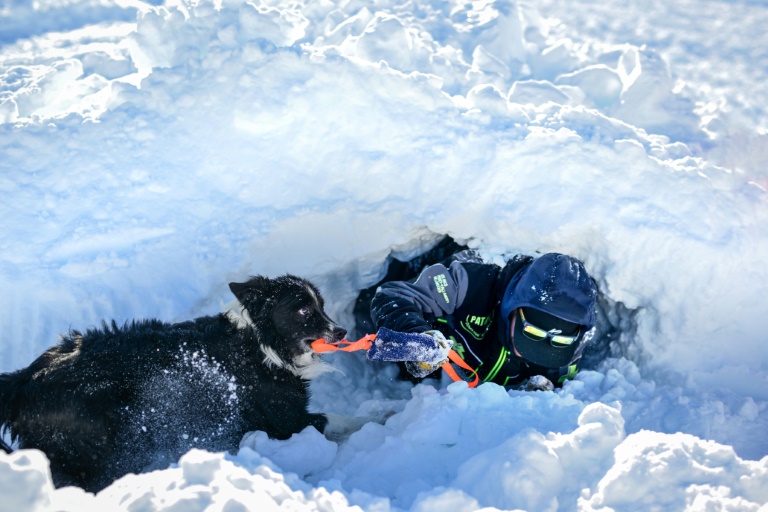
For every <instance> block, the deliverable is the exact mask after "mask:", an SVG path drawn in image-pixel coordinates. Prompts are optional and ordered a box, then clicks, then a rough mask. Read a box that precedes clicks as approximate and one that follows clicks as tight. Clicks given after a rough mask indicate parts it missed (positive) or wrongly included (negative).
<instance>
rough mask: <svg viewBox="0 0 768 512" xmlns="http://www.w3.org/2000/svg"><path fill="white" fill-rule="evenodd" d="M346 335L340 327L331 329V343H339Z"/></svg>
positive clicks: (344, 330)
mask: <svg viewBox="0 0 768 512" xmlns="http://www.w3.org/2000/svg"><path fill="white" fill-rule="evenodd" d="M346 335H347V330H346V329H342V328H341V327H334V328H333V341H341V340H343V339H344V336H346Z"/></svg>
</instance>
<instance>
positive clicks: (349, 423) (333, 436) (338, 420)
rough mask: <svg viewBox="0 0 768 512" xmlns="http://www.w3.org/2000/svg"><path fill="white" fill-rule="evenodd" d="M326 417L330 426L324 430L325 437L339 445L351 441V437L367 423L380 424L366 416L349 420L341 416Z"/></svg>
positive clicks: (330, 415)
mask: <svg viewBox="0 0 768 512" xmlns="http://www.w3.org/2000/svg"><path fill="white" fill-rule="evenodd" d="M325 417H326V418H327V419H328V424H327V425H326V426H325V429H324V430H323V435H324V436H325V437H326V438H327V439H329V440H331V441H335V442H337V443H340V442H342V441H346V440H347V439H349V436H351V435H352V434H354V433H355V432H357V431H358V430H360V429H361V428H363V425H365V424H366V423H370V422H372V421H373V422H377V423H379V422H380V421H379V420H378V419H377V418H369V417H366V416H356V417H354V418H349V417H347V416H341V415H339V414H333V413H328V414H326V415H325Z"/></svg>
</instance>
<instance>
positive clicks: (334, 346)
mask: <svg viewBox="0 0 768 512" xmlns="http://www.w3.org/2000/svg"><path fill="white" fill-rule="evenodd" d="M375 339H376V335H375V334H366V335H365V336H363V337H362V338H360V339H359V340H357V341H348V340H341V341H337V342H335V343H329V342H327V341H325V338H320V339H317V340H315V341H313V342H312V350H314V351H315V352H318V353H324V352H336V351H342V352H354V351H356V350H369V349H370V348H371V344H372V343H373V340H375ZM448 359H450V361H453V362H454V363H456V364H457V365H458V366H460V367H462V368H464V369H465V370H469V371H470V372H472V374H473V375H474V376H475V380H473V381H472V382H467V385H469V387H471V388H474V387H475V386H477V385H478V384H479V383H480V376H479V375H478V374H477V372H476V371H475V370H473V369H472V367H471V366H469V365H468V364H467V363H466V362H464V360H463V359H462V358H461V357H459V354H457V353H456V351H454V350H453V349H451V350H450V351H449V352H448ZM442 368H443V370H444V371H445V373H447V374H448V376H449V377H450V378H452V379H453V380H454V381H456V382H458V381H460V380H464V379H462V378H461V377H459V375H458V374H457V373H456V370H454V369H453V366H451V363H450V362H449V361H446V362H445V364H443V366H442Z"/></svg>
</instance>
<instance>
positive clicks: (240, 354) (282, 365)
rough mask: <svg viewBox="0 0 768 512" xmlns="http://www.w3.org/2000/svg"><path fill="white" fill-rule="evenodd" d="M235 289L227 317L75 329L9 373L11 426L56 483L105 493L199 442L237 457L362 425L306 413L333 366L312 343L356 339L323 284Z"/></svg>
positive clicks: (6, 404)
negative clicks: (250, 447)
mask: <svg viewBox="0 0 768 512" xmlns="http://www.w3.org/2000/svg"><path fill="white" fill-rule="evenodd" d="M229 287H230V289H231V290H232V293H233V294H234V295H235V297H236V298H237V301H238V302H237V303H236V305H237V306H236V307H234V308H232V309H230V310H229V311H228V312H226V313H222V314H220V315H217V316H212V317H201V318H197V319H195V320H193V321H188V322H183V323H177V324H168V323H164V322H160V321H158V320H144V321H133V322H132V323H127V324H125V325H124V326H122V327H120V326H118V325H116V324H115V322H112V324H111V325H107V324H106V323H105V324H104V325H103V327H102V328H101V329H91V330H88V331H86V332H85V333H84V334H82V333H80V332H76V331H71V332H70V333H69V334H68V335H67V336H64V337H63V338H62V340H61V342H60V343H59V344H58V345H56V346H54V347H52V348H50V349H48V350H47V351H46V352H44V353H43V354H42V355H41V356H40V357H39V358H37V359H36V360H35V361H34V362H33V363H32V364H31V365H30V366H29V367H27V368H24V369H22V370H19V371H16V372H13V373H7V374H1V375H0V424H2V425H3V429H4V430H6V429H7V431H8V432H9V433H10V435H11V439H12V440H13V441H14V442H15V441H18V445H19V447H20V448H37V449H40V450H42V451H43V452H44V453H45V454H46V455H47V456H48V458H49V459H50V461H51V472H52V475H53V478H54V483H55V484H56V485H57V486H62V485H78V486H80V487H83V488H84V489H86V490H88V491H98V490H100V489H102V488H103V487H106V486H107V485H109V484H110V483H111V482H112V481H113V480H114V479H116V478H118V477H120V476H122V475H124V474H127V473H129V472H141V471H142V470H146V469H151V468H153V467H159V466H163V465H167V464H168V463H170V462H174V461H175V460H177V459H178V457H179V456H181V455H182V454H183V453H185V452H186V451H187V450H189V449H190V448H193V447H199V448H204V449H207V450H216V451H224V450H230V451H236V450H237V448H238V444H239V442H240V440H241V439H242V437H243V435H244V434H245V433H246V432H249V431H253V430H262V431H264V432H266V433H267V434H268V435H269V436H270V437H273V438H277V439H287V438H288V437H290V436H291V435H292V434H294V433H297V432H299V431H301V430H303V429H304V428H306V427H307V426H310V425H311V426H314V427H316V428H317V429H318V430H319V431H320V432H324V433H325V434H326V435H328V436H329V437H331V438H333V437H334V436H337V437H342V436H343V435H344V434H345V433H347V434H348V433H349V432H348V431H346V432H345V429H347V430H349V429H354V428H357V427H359V426H361V425H354V426H352V425H353V424H354V422H351V423H348V424H345V422H344V421H337V420H338V419H339V418H340V417H338V416H331V417H332V418H334V421H331V424H329V419H328V417H327V416H326V415H322V414H313V413H310V412H308V410H307V406H308V403H309V391H308V385H309V380H310V379H312V378H313V377H315V376H317V375H319V374H320V373H322V372H323V371H325V370H328V369H332V368H331V367H330V366H329V365H327V364H325V363H322V362H321V361H320V359H319V358H318V356H317V355H316V354H315V353H314V352H313V351H312V349H311V347H310V343H311V342H312V341H314V340H315V339H318V338H325V339H326V340H327V341H339V340H341V339H343V337H344V336H345V335H346V331H345V330H344V329H342V328H341V327H339V326H338V325H337V324H336V323H335V322H333V321H332V320H331V319H330V318H329V317H328V315H327V314H326V313H325V311H324V309H323V306H324V303H323V299H322V297H321V295H320V292H319V291H318V289H317V288H316V287H315V286H314V285H312V284H311V283H310V282H308V281H306V280H304V279H301V278H298V277H295V276H291V275H286V276H282V277H278V278H276V279H269V278H265V277H253V278H251V279H250V280H249V281H247V282H245V283H230V285H229Z"/></svg>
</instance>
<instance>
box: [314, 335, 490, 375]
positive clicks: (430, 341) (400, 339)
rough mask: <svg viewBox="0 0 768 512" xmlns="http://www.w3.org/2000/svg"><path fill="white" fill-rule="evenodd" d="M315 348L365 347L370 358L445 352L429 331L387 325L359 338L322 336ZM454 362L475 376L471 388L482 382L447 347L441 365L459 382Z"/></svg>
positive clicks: (429, 355) (351, 349)
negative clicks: (335, 339)
mask: <svg viewBox="0 0 768 512" xmlns="http://www.w3.org/2000/svg"><path fill="white" fill-rule="evenodd" d="M312 349H313V350H314V351H315V352H318V353H323V352H336V351H341V352H355V351H357V350H365V351H367V356H368V359H370V360H371V361H417V362H418V361H431V360H434V358H435V354H438V353H439V354H443V353H444V352H440V345H439V344H438V342H437V341H436V340H435V338H433V337H432V336H430V335H428V334H419V333H404V332H397V331H392V330H390V329H387V328H385V327H382V328H381V329H379V330H378V331H377V332H376V334H366V335H365V336H363V337H362V338H360V339H359V340H357V341H349V340H341V341H338V342H336V343H329V342H327V341H325V339H323V338H320V339H318V340H315V341H313V342H312ZM443 350H444V349H443ZM438 357H439V356H438ZM443 357H444V356H443ZM451 362H453V363H454V364H456V365H457V366H459V367H461V368H463V369H465V370H467V371H469V372H470V373H471V374H473V375H474V376H475V378H474V380H473V381H472V382H467V385H468V386H469V387H470V388H474V387H475V386H477V385H478V384H479V383H480V377H479V376H478V375H477V372H476V371H475V370H473V369H472V368H471V367H470V366H469V365H468V364H467V363H465V362H464V360H463V359H462V358H461V357H459V355H458V354H457V353H456V352H455V351H454V350H453V349H450V350H449V351H448V359H446V360H445V362H443V363H442V369H443V370H444V371H445V373H447V374H448V376H449V377H451V379H453V380H454V381H457V382H458V381H463V380H464V379H462V378H461V377H459V375H458V374H457V373H456V370H455V369H454V368H453V366H452V365H451ZM418 364H424V363H418ZM427 366H428V364H427ZM465 382H466V381H465Z"/></svg>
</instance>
